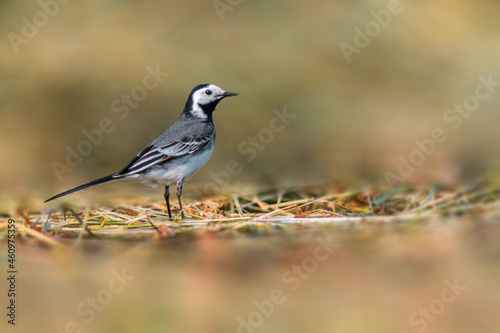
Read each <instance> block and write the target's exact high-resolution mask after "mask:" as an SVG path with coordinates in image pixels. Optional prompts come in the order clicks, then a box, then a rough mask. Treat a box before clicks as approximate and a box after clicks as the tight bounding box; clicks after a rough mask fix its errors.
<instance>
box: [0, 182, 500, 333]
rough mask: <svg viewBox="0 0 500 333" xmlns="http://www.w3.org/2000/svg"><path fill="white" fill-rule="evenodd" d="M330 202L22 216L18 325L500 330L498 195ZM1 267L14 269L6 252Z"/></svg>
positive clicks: (470, 192)
mask: <svg viewBox="0 0 500 333" xmlns="http://www.w3.org/2000/svg"><path fill="white" fill-rule="evenodd" d="M337 190H338V191H334V189H332V188H312V187H311V188H304V189H297V190H293V191H281V192H279V191H276V192H269V193H258V194H248V195H235V196H228V197H217V198H213V199H211V200H208V199H206V200H202V201H189V200H187V199H186V200H185V206H186V212H187V216H188V220H187V221H180V220H177V219H176V220H174V221H167V214H166V210H165V206H164V205H163V204H162V203H159V202H156V203H140V199H137V200H136V202H131V203H122V204H119V205H116V203H113V204H111V203H100V204H96V205H95V207H91V208H85V207H61V209H60V210H54V211H52V212H43V213H41V212H37V211H29V210H24V211H18V212H17V213H16V214H14V215H12V216H10V217H12V218H13V219H14V220H15V223H16V227H17V236H16V263H17V265H18V266H17V267H16V268H17V270H18V274H17V279H18V285H17V289H18V292H19V293H18V295H19V296H18V298H17V300H16V301H17V302H18V303H17V304H18V307H19V308H18V309H19V310H18V311H19V312H18V313H19V315H18V317H17V325H18V326H19V327H20V328H22V329H23V331H32V330H34V329H38V330H45V331H51V332H63V331H65V330H66V331H68V332H69V331H72V330H73V329H74V330H75V332H76V331H77V330H78V329H81V330H82V332H94V331H95V332H99V331H104V330H105V331H108V332H113V331H120V332H136V331H138V330H140V331H160V330H163V331H165V330H170V331H188V332H231V331H236V332H276V331H286V332H304V331H306V330H308V331H315V332H323V331H324V332H333V331H339V332H340V331H342V332H346V331H347V332H366V331H370V332H388V331H390V332H423V331H426V332H478V331H481V332H493V331H496V330H498V328H499V324H498V321H497V320H495V315H493V312H495V309H498V307H499V306H500V299H499V298H498V297H497V295H498V293H499V291H500V290H499V289H500V288H499V287H498V283H497V281H498V278H499V277H500V269H499V267H500V266H499V265H498V258H499V256H498V254H499V252H500V247H499V246H498V241H497V239H498V236H499V235H500V227H499V225H498V222H497V221H498V216H499V214H498V209H497V207H498V203H499V198H500V196H499V194H500V192H499V190H498V189H493V188H488V187H487V186H476V187H474V188H463V189H461V190H459V189H456V188H455V189H451V188H442V187H441V188H440V187H437V186H436V187H434V188H432V189H431V190H430V191H417V190H415V189H411V188H409V187H404V186H398V187H395V188H393V189H388V190H385V191H381V190H374V189H364V190H351V191H347V190H345V189H343V190H342V191H340V189H337ZM175 208H178V207H176V206H174V209H175ZM175 212H176V213H177V212H178V210H175ZM7 215H8V214H7V213H6V212H4V216H5V217H6V218H7ZM176 217H177V218H178V217H179V216H178V215H176ZM7 224H8V222H7V221H5V222H2V224H1V227H2V230H3V232H2V238H3V243H4V246H7V240H6V237H7V231H6V230H7V228H6V226H7ZM2 257H3V258H2V261H3V262H7V260H8V258H7V254H6V251H3V252H2ZM7 287H8V286H5V288H4V287H2V288H3V290H6V288H7ZM28 318H30V319H29V320H28ZM33 319H35V320H33ZM3 324H4V323H2V325H3ZM68 329H69V330H68Z"/></svg>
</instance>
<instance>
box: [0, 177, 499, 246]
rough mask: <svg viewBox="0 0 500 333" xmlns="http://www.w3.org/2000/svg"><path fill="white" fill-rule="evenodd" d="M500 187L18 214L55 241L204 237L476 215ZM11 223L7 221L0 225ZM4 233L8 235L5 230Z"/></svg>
mask: <svg viewBox="0 0 500 333" xmlns="http://www.w3.org/2000/svg"><path fill="white" fill-rule="evenodd" d="M499 199H500V190H499V189H490V188H486V187H484V186H482V187H476V188H473V189H462V190H456V189H453V190H452V189H445V188H443V189H439V188H438V187H433V188H431V189H430V190H428V191H417V190H413V189H409V188H407V187H404V186H400V187H396V188H393V189H389V190H386V191H376V190H373V189H369V190H363V191H343V192H341V193H329V192H328V191H325V189H321V188H308V189H301V190H288V191H274V192H269V193H260V194H255V195H253V194H249V195H233V196H223V197H217V198H213V199H207V200H203V201H188V200H186V201H185V212H186V216H187V219H186V220H184V221H182V220H180V212H179V210H178V208H179V206H178V205H177V204H173V213H174V219H173V221H170V220H169V219H168V214H167V212H166V206H165V205H164V204H160V203H143V204H130V203H124V204H120V205H112V204H111V203H106V202H104V203H102V204H101V205H99V206H98V207H69V206H61V207H60V209H57V210H50V211H45V212H40V211H18V212H17V214H16V215H17V216H13V218H15V220H16V223H17V224H18V225H19V226H20V228H18V231H19V233H20V235H21V236H22V238H23V239H26V240H35V241H37V242H42V243H45V244H48V245H56V244H71V242H72V240H73V239H80V238H96V239H124V240H125V239H128V240H129V239H135V240H139V239H142V240H148V239H164V238H179V237H180V238H182V237H188V238H192V237H197V236H199V235H201V234H204V233H206V232H210V233H213V234H220V235H224V237H228V236H235V235H239V234H249V235H267V234H273V233H282V232H286V231H296V230H302V229H315V228H323V227H325V226H326V227H328V226H329V227H335V226H342V225H352V224H360V223H381V222H406V223H409V222H415V221H419V220H421V219H423V218H425V217H428V216H441V217H449V216H465V217H468V218H473V217H474V216H477V215H481V214H485V213H490V212H491V211H495V210H496V208H497V207H498V206H499V204H500V200H499ZM0 226H1V227H2V229H4V228H5V226H6V223H4V224H3V225H0ZM5 235H6V234H5V233H2V238H5Z"/></svg>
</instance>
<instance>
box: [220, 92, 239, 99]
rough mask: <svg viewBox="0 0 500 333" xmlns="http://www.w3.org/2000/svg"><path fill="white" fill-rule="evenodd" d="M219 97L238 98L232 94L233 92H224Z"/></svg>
mask: <svg viewBox="0 0 500 333" xmlns="http://www.w3.org/2000/svg"><path fill="white" fill-rule="evenodd" d="M219 96H222V98H226V97H231V96H238V94H237V93H234V92H229V91H225V92H224V93H223V94H222V95H219Z"/></svg>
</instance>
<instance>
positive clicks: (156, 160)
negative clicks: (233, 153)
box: [45, 84, 238, 219]
mask: <svg viewBox="0 0 500 333" xmlns="http://www.w3.org/2000/svg"><path fill="white" fill-rule="evenodd" d="M236 95H238V94H237V93H232V92H227V91H224V90H222V89H221V88H219V87H217V86H215V85H213V84H200V85H198V86H196V87H194V89H193V90H192V91H191V93H190V94H189V97H188V100H187V102H186V106H185V107H184V111H183V112H182V114H181V116H180V117H179V119H177V121H176V122H175V123H174V124H173V125H172V126H171V127H170V128H168V129H167V130H166V131H165V132H163V133H162V134H161V135H160V136H159V137H157V138H156V139H155V140H154V141H153V142H151V143H150V144H149V145H147V146H146V148H144V149H143V150H142V151H141V152H140V153H139V154H137V156H136V157H134V159H132V161H130V162H129V163H128V164H127V165H126V166H125V167H124V168H123V169H121V170H120V171H118V172H116V173H114V174H111V175H109V176H106V177H102V178H99V179H96V180H93V181H91V182H88V183H86V184H83V185H80V186H78V187H75V188H73V189H71V190H68V191H66V192H63V193H60V194H58V195H55V196H53V197H52V198H49V199H47V200H45V202H47V201H51V200H54V199H57V198H59V197H62V196H64V195H67V194H70V193H73V192H76V191H80V190H83V189H86V188H88V187H92V186H95V185H99V184H104V183H108V182H112V181H115V180H119V179H132V180H138V181H140V182H143V183H145V184H147V185H150V186H152V187H154V188H156V187H157V186H158V184H160V185H165V194H164V196H165V202H166V203H167V209H168V216H169V218H170V219H172V213H171V212H170V202H169V196H170V190H169V185H170V183H172V182H177V191H176V193H177V199H178V200H179V206H180V210H181V214H182V218H183V219H184V211H183V209H182V202H181V194H182V185H183V184H184V180H185V179H186V178H187V177H189V176H191V175H193V174H195V173H196V172H197V171H198V170H200V168H201V167H202V166H203V165H205V163H207V161H208V159H209V158H210V155H212V151H213V149H214V143H215V126H214V122H213V119H212V113H213V112H214V110H215V107H216V106H217V104H219V102H220V101H221V100H222V99H224V98H226V97H230V96H236Z"/></svg>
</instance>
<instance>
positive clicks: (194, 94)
mask: <svg viewBox="0 0 500 333" xmlns="http://www.w3.org/2000/svg"><path fill="white" fill-rule="evenodd" d="M237 95H238V94H237V93H233V92H228V91H224V90H222V89H221V88H219V87H217V86H216V85H213V84H200V85H197V86H196V87H194V88H193V90H192V91H191V93H190V94H189V98H188V100H187V102H186V107H185V109H184V111H185V112H189V113H190V114H191V115H193V116H195V117H198V118H208V117H210V116H211V115H212V112H214V110H215V107H216V106H217V104H219V102H220V101H221V100H223V99H224V98H226V97H231V96H237Z"/></svg>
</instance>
